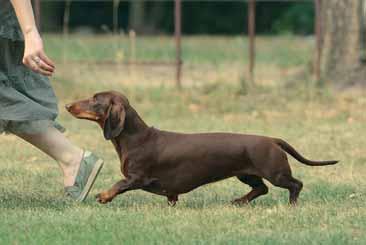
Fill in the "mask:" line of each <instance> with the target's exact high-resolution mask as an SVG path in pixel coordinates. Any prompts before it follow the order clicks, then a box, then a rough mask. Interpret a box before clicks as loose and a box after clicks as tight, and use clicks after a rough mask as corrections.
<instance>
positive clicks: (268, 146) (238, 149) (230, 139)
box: [66, 91, 337, 205]
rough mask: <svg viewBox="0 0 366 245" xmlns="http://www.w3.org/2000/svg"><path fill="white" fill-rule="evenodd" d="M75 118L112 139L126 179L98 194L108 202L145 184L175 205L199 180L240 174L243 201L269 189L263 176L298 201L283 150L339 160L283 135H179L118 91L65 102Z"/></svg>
mask: <svg viewBox="0 0 366 245" xmlns="http://www.w3.org/2000/svg"><path fill="white" fill-rule="evenodd" d="M66 109H67V110H68V111H69V112H70V113H71V114H72V115H74V116H75V117H77V118H81V119H88V120H91V121H95V122H97V123H98V124H99V125H100V126H101V128H102V129H103V132H104V137H105V139H107V140H111V141H112V143H113V145H114V147H115V148H116V151H117V153H118V156H119V158H120V161H121V171H122V173H123V175H124V176H125V177H126V179H123V180H121V181H119V182H117V183H116V184H115V185H114V186H113V187H112V188H111V189H109V190H107V191H104V192H102V193H100V194H98V195H97V200H98V201H99V202H100V203H107V202H110V201H112V199H113V198H114V197H115V196H117V195H118V194H121V193H124V192H126V191H130V190H136V189H142V190H145V191H148V192H152V193H155V194H158V195H162V196H166V197H167V198H168V202H169V204H171V205H175V203H176V201H177V200H178V195H179V194H182V193H187V192H189V191H191V190H193V189H195V188H197V187H199V186H201V185H204V184H208V183H211V182H215V181H219V180H223V179H226V178H229V177H233V176H236V177H237V178H238V179H239V180H240V181H241V182H243V183H245V184H247V185H249V186H251V187H252V190H251V191H250V192H249V193H248V194H246V195H245V196H243V197H241V198H239V199H236V200H234V201H233V202H234V203H237V204H244V203H248V202H250V201H252V200H253V199H255V198H257V197H259V196H261V195H264V194H266V193H267V192H268V188H267V186H266V185H265V184H264V183H263V180H262V178H264V179H267V180H268V181H269V182H271V183H272V184H273V185H275V186H278V187H282V188H285V189H288V190H289V192H290V203H291V204H296V201H297V198H298V196H299V193H300V191H301V189H302V186H303V185H302V183H301V182H300V181H299V180H297V179H295V178H294V177H292V175H291V169H290V166H289V163H288V161H287V155H286V153H285V152H287V153H288V154H290V155H291V156H293V157H294V158H296V159H297V160H298V161H300V162H302V163H304V164H306V165H310V166H322V165H330V164H336V163H337V161H311V160H307V159H305V158H304V157H302V156H301V155H300V154H299V153H298V152H297V151H296V150H295V149H294V148H293V147H292V146H290V145H289V144H288V143H286V142H285V141H283V140H281V139H275V138H270V137H264V136H255V135H243V134H229V133H202V134H181V133H173V132H167V131H161V130H158V129H155V128H153V127H148V126H147V125H146V123H145V122H144V121H143V120H142V119H141V117H140V116H139V115H138V114H137V112H136V111H135V110H134V109H133V108H132V106H131V105H130V104H129V102H128V100H127V98H126V97H125V96H124V95H122V94H120V93H118V92H114V91H112V92H102V93H98V94H95V95H94V96H93V97H92V98H90V99H87V100H82V101H77V102H74V103H71V104H69V105H66Z"/></svg>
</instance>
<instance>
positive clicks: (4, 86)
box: [0, 37, 63, 134]
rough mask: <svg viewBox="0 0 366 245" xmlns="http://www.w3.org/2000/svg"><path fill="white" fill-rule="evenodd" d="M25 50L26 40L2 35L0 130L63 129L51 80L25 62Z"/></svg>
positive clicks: (30, 132)
mask: <svg viewBox="0 0 366 245" xmlns="http://www.w3.org/2000/svg"><path fill="white" fill-rule="evenodd" d="M23 52H24V42H23V41H13V40H10V39H5V38H1V37H0V133H3V132H5V133H13V134H22V133H26V134H36V133H41V132H44V131H46V130H47V129H48V128H49V127H56V128H58V129H60V130H61V131H63V128H62V127H61V126H60V125H59V124H58V123H56V122H55V119H56V117H57V115H58V108H57V98H56V96H55V93H54V91H53V89H52V86H51V84H50V81H49V80H48V78H47V77H45V76H43V75H40V74H38V73H35V72H33V71H31V70H30V69H28V68H27V67H26V66H24V65H23V64H22V58H23Z"/></svg>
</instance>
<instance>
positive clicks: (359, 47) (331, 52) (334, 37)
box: [320, 0, 366, 85]
mask: <svg viewBox="0 0 366 245" xmlns="http://www.w3.org/2000/svg"><path fill="white" fill-rule="evenodd" d="M364 2H366V1H365V0H331V1H330V0H322V1H321V5H320V6H321V12H320V18H321V25H322V27H321V28H322V55H321V69H322V77H323V78H324V79H325V81H326V82H331V83H337V84H342V85H353V84H364V85H366V65H365V62H364V58H365V57H363V52H365V50H364V48H365V46H366V45H365V43H363V42H365V37H364V35H365V32H364V27H365V25H364V24H361V23H363V22H364V21H365V18H363V13H364V12H363V11H362V7H363V6H364V4H365V3H364Z"/></svg>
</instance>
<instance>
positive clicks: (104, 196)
mask: <svg viewBox="0 0 366 245" xmlns="http://www.w3.org/2000/svg"><path fill="white" fill-rule="evenodd" d="M95 198H96V199H97V202H99V203H101V204H105V203H108V202H110V201H112V199H113V198H111V197H109V195H108V193H106V192H101V193H99V194H97V195H96V196H95Z"/></svg>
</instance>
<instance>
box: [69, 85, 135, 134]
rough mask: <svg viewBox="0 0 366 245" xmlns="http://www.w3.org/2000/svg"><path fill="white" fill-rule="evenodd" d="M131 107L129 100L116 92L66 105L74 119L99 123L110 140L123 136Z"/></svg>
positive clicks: (102, 93) (98, 94)
mask: <svg viewBox="0 0 366 245" xmlns="http://www.w3.org/2000/svg"><path fill="white" fill-rule="evenodd" d="M128 107H129V102H128V100H127V98H126V97H125V96H124V95H122V94H121V93H118V92H115V91H108V92H101V93H97V94H95V95H94V96H93V97H91V98H89V99H85V100H80V101H76V102H73V103H70V104H67V105H66V110H68V111H69V112H70V113H71V114H72V115H73V116H74V117H76V118H79V119H87V120H90V121H94V122H97V123H98V124H99V125H100V126H101V127H102V129H103V133H104V138H105V139H107V140H110V139H112V138H115V137H117V136H118V135H120V134H121V132H122V130H123V128H124V125H125V120H126V110H127V109H128Z"/></svg>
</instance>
